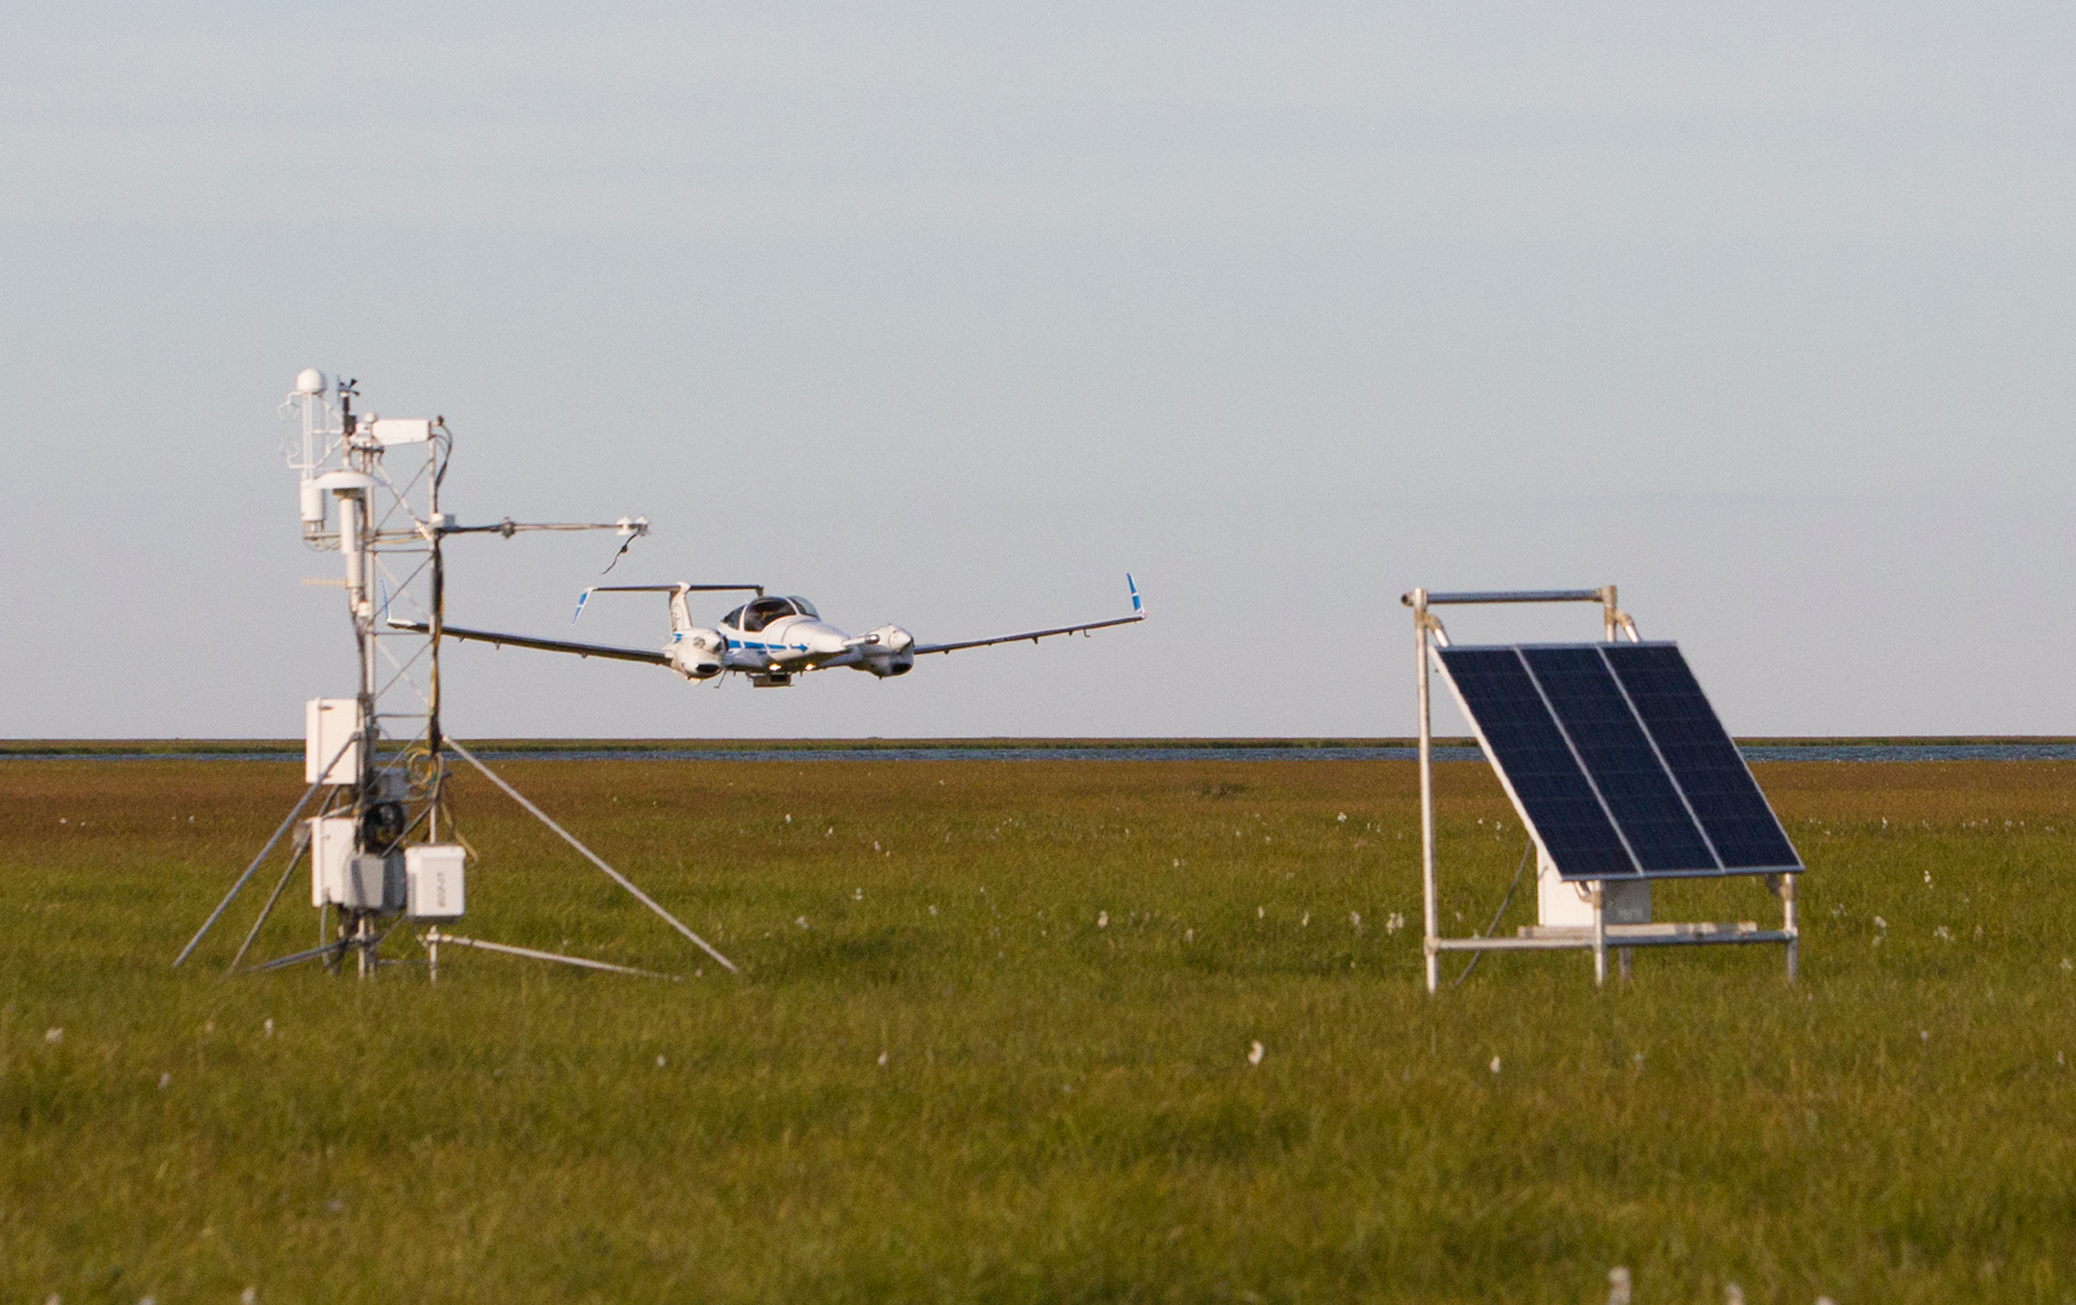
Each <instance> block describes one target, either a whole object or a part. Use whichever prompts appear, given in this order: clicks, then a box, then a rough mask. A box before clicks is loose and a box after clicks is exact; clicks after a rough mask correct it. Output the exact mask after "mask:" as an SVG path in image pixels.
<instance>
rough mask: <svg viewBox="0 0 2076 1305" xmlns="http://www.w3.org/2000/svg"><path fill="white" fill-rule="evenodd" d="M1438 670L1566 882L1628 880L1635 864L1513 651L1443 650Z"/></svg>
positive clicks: (1519, 658)
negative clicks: (1451, 684) (1441, 668)
mask: <svg viewBox="0 0 2076 1305" xmlns="http://www.w3.org/2000/svg"><path fill="white" fill-rule="evenodd" d="M1440 655H1441V659H1442V664H1443V666H1445V667H1446V668H1447V669H1448V672H1449V678H1450V680H1451V681H1453V682H1454V683H1455V685H1456V691H1457V693H1458V694H1460V695H1461V696H1462V698H1463V702H1464V705H1465V706H1466V707H1467V708H1469V710H1470V714H1471V718H1472V719H1473V720H1474V721H1475V722H1476V723H1477V726H1478V731H1479V734H1480V735H1481V736H1482V738H1483V739H1484V742H1485V744H1486V746H1487V747H1488V748H1490V749H1491V751H1492V762H1493V764H1494V765H1495V766H1496V767H1498V769H1499V772H1500V774H1501V775H1502V776H1503V777H1504V778H1505V779H1506V781H1507V784H1508V786H1509V787H1510V788H1511V789H1512V790H1513V793H1514V796H1515V798H1516V800H1517V801H1518V802H1519V803H1520V806H1521V814H1522V815H1523V816H1524V817H1525V818H1526V819H1527V821H1528V823H1529V825H1530V826H1531V827H1533V828H1534V830H1535V835H1536V838H1537V839H1538V841H1540V842H1541V843H1542V845H1543V847H1544V849H1545V850H1547V851H1548V852H1549V854H1550V859H1551V860H1553V861H1555V862H1556V863H1557V868H1558V870H1559V872H1560V873H1562V874H1563V875H1564V877H1565V878H1567V879H1609V878H1615V877H1618V876H1633V875H1635V874H1636V873H1637V865H1636V862H1635V861H1634V860H1633V859H1632V858H1631V857H1630V855H1629V850H1628V849H1627V848H1626V847H1624V846H1623V845H1622V839H1621V836H1620V835H1618V834H1617V833H1616V832H1615V826H1614V822H1613V821H1612V820H1610V819H1609V817H1608V813H1607V810H1606V808H1605V807H1603V806H1602V805H1601V802H1600V799H1599V798H1598V797H1597V796H1596V795H1595V794H1594V792H1593V786H1592V785H1591V784H1590V783H1588V782H1587V780H1586V773H1585V771H1584V770H1582V769H1580V767H1579V762H1578V759H1577V758H1576V757H1575V756H1573V755H1572V750H1571V747H1570V745H1569V744H1568V743H1566V741H1565V738H1564V734H1563V732H1562V731H1561V730H1559V729H1558V727H1557V722H1556V720H1555V719H1554V718H1553V717H1552V716H1551V715H1550V709H1549V707H1548V706H1547V705H1546V704H1545V703H1544V701H1543V696H1542V694H1541V693H1540V692H1539V691H1538V690H1537V688H1536V685H1535V681H1534V679H1532V678H1531V677H1530V676H1529V674H1528V667H1527V665H1526V664H1525V663H1524V662H1523V661H1522V660H1521V654H1520V653H1519V652H1518V651H1517V650H1515V649H1513V648H1444V649H1441V650H1440Z"/></svg>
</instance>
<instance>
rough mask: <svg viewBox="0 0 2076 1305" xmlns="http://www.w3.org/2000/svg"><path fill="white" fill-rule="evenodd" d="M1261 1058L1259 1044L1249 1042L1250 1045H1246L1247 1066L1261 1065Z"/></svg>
mask: <svg viewBox="0 0 2076 1305" xmlns="http://www.w3.org/2000/svg"><path fill="white" fill-rule="evenodd" d="M1261 1057H1262V1050H1261V1043H1259V1042H1250V1043H1248V1044H1247V1063H1248V1064H1250V1065H1259V1064H1261Z"/></svg>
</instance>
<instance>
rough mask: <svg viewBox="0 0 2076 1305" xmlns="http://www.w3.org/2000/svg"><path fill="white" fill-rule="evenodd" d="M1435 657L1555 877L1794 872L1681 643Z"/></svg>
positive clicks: (1457, 652) (1796, 861) (1783, 838)
mask: <svg viewBox="0 0 2076 1305" xmlns="http://www.w3.org/2000/svg"><path fill="white" fill-rule="evenodd" d="M1440 656H1441V660H1442V665H1443V667H1444V668H1445V669H1446V670H1447V672H1448V675H1449V679H1450V680H1451V682H1453V683H1454V684H1455V686H1456V692H1457V695H1458V697H1459V698H1460V699H1461V700H1462V702H1463V705H1464V707H1465V708H1466V709H1467V710H1468V711H1469V713H1470V716H1471V721H1472V723H1473V725H1475V726H1476V728H1477V730H1478V737H1479V740H1480V741H1481V742H1482V743H1483V744H1484V745H1485V751H1486V755H1488V756H1489V757H1490V758H1491V759H1492V763H1493V765H1494V766H1496V767H1497V768H1498V769H1499V772H1500V775H1501V777H1502V778H1503V779H1505V781H1506V783H1507V787H1508V789H1509V790H1510V791H1511V792H1512V793H1513V795H1514V799H1515V802H1516V803H1517V804H1518V805H1519V806H1520V808H1521V814H1522V816H1523V817H1524V818H1525V819H1526V820H1527V821H1528V824H1529V826H1530V827H1531V828H1532V829H1533V830H1534V831H1535V835H1536V838H1537V840H1538V841H1539V842H1541V843H1542V845H1543V847H1544V849H1545V850H1547V851H1548V852H1549V854H1550V859H1551V860H1552V861H1554V862H1555V863H1556V865H1557V872H1558V873H1559V874H1560V875H1562V876H1563V877H1564V878H1566V879H1616V878H1624V877H1639V876H1641V877H1649V878H1657V877H1669V876H1675V875H1724V874H1760V873H1766V872H1776V871H1799V870H1801V869H1802V860H1801V858H1800V857H1799V856H1797V855H1796V853H1795V848H1794V845H1793V844H1791V843H1789V842H1788V836H1787V834H1786V833H1785V832H1784V831H1783V830H1782V829H1781V825H1780V821H1779V819H1778V818H1776V817H1775V816H1774V814H1773V808H1772V807H1771V806H1769V805H1768V804H1767V801H1766V795H1765V794H1763V793H1761V792H1760V791H1759V785H1758V782H1757V781H1756V780H1754V779H1753V778H1752V772H1751V769H1750V768H1749V767H1748V766H1746V765H1745V764H1744V756H1743V754H1741V753H1739V752H1738V750H1737V745H1736V744H1735V743H1733V742H1732V741H1731V739H1730V735H1729V733H1728V732H1727V731H1726V730H1724V728H1723V723H1722V722H1721V721H1720V720H1718V719H1717V718H1716V713H1715V709H1714V708H1712V707H1710V706H1709V705H1708V699H1707V698H1706V697H1705V696H1704V695H1703V694H1702V692H1701V685H1700V683H1699V682H1697V681H1696V680H1695V679H1694V673H1693V672H1692V671H1691V670H1689V669H1688V667H1687V659H1686V658H1684V657H1682V656H1681V655H1680V650H1679V646H1678V645H1677V644H1670V643H1638V644H1613V643H1605V644H1602V643H1588V644H1524V645H1518V646H1506V647H1478V648H1474V647H1458V648H1444V649H1441V650H1440Z"/></svg>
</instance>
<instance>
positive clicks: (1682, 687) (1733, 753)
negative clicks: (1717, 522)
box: [1600, 643, 1802, 871]
mask: <svg viewBox="0 0 2076 1305" xmlns="http://www.w3.org/2000/svg"><path fill="white" fill-rule="evenodd" d="M1600 651H1601V653H1602V655H1603V656H1605V657H1606V658H1607V661H1608V664H1609V665H1610V666H1611V667H1613V669H1614V672H1615V675H1616V676H1617V677H1618V678H1619V679H1620V680H1621V683H1622V687H1623V688H1624V689H1626V690H1628V693H1629V701H1630V702H1631V703H1632V704H1634V706H1635V708H1636V713H1637V715H1638V717H1640V718H1641V719H1642V721H1643V724H1644V727H1645V728H1646V729H1648V730H1649V731H1650V734H1651V737H1652V738H1653V739H1654V740H1656V742H1657V744H1658V751H1659V752H1660V753H1662V754H1663V755H1664V757H1665V764H1666V766H1667V767H1668V768H1669V769H1670V770H1671V772H1672V776H1673V778H1674V780H1676V781H1677V782H1678V784H1679V786H1680V789H1681V791H1683V792H1684V793H1685V794H1686V796H1687V801H1688V803H1689V804H1690V805H1691V806H1692V807H1693V808H1694V814H1695V815H1697V816H1699V817H1700V819H1701V827H1702V828H1703V829H1704V830H1706V831H1707V832H1708V837H1709V841H1710V842H1712V843H1714V844H1715V848H1716V853H1717V855H1718V856H1719V857H1720V858H1721V859H1722V862H1723V866H1724V868H1725V869H1726V870H1730V871H1753V870H1781V869H1800V868H1801V866H1802V859H1801V858H1800V857H1799V856H1797V855H1796V854H1795V848H1794V845H1793V844H1791V843H1790V842H1788V836H1787V834H1786V833H1785V832H1783V831H1782V829H1781V827H1780V821H1779V820H1778V819H1776V818H1775V816H1774V814H1773V808H1772V807H1771V806H1770V805H1768V804H1767V801H1766V795H1765V794H1764V793H1761V792H1760V791H1759V785H1758V783H1757V782H1756V781H1755V780H1753V779H1752V772H1751V770H1750V768H1748V767H1747V766H1746V765H1745V764H1744V756H1743V754H1742V753H1740V752H1739V751H1738V750H1737V745H1736V744H1735V743H1733V742H1731V740H1730V735H1729V732H1728V731H1726V730H1725V729H1724V728H1723V723H1722V721H1721V720H1719V719H1717V717H1716V713H1715V709H1714V708H1713V707H1711V706H1709V704H1708V699H1707V697H1705V696H1704V695H1703V694H1702V692H1701V685H1700V683H1699V682H1698V681H1696V680H1695V678H1694V673H1693V671H1691V670H1689V669H1688V668H1687V659H1686V658H1684V657H1682V656H1681V655H1680V650H1679V648H1678V646H1677V645H1674V644H1669V643H1657V644H1650V643H1646V644H1626V645H1625V644H1609V645H1606V646H1604V647H1602V648H1601V650H1600Z"/></svg>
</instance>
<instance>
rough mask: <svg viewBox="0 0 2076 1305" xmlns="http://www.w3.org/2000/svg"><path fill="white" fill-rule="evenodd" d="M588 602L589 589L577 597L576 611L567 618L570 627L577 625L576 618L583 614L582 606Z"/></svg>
mask: <svg viewBox="0 0 2076 1305" xmlns="http://www.w3.org/2000/svg"><path fill="white" fill-rule="evenodd" d="M590 601H591V591H590V590H589V589H586V590H585V591H584V592H583V593H581V594H578V595H577V610H576V612H575V613H573V614H572V615H571V616H570V618H569V623H570V624H571V625H575V624H576V623H577V618H578V617H580V616H582V615H583V614H584V604H585V603H588V602H590Z"/></svg>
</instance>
